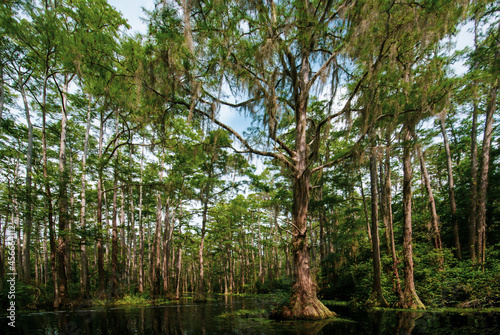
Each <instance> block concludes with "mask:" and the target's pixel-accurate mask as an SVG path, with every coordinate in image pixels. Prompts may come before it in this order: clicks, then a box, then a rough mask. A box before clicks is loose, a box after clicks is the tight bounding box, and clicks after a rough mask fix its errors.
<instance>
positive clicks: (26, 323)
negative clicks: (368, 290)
mask: <svg viewBox="0 0 500 335" xmlns="http://www.w3.org/2000/svg"><path fill="white" fill-rule="evenodd" d="M270 304H271V302H270V301H266V300H265V299H262V298H259V299H256V298H242V297H235V296H221V297H219V298H218V300H213V301H209V302H207V303H203V304H195V303H193V302H192V301H191V300H183V301H180V302H179V303H176V304H171V305H165V306H155V307H145V308H102V309H94V310H74V311H71V312H50V313H34V314H27V315H18V316H17V318H16V326H17V327H16V328H15V329H13V328H11V327H9V326H8V325H7V320H8V319H6V318H5V317H3V318H0V334H6V335H7V334H30V335H31V334H47V335H52V334H58V335H61V334H65V335H84V334H92V335H94V334H96V335H127V334H146V335H147V334H151V335H158V334H174V335H184V334H186V335H191V334H193V335H194V334H196V335H198V334H203V335H211V334H217V335H220V334H304V335H316V334H318V335H319V334H447V335H451V334H500V316H499V314H495V313H492V314H486V313H483V314H481V313H475V314H472V313H469V314H459V313H432V312H425V313H422V312H395V311H388V310H385V311H375V312H367V311H366V310H363V309H352V308H348V307H345V306H341V307H339V306H332V309H333V310H335V311H336V312H337V313H338V314H339V317H340V319H338V320H337V321H334V322H332V321H319V322H277V321H270V320H268V319H265V318H252V317H248V318H236V319H233V320H231V319H230V320H227V319H221V318H218V317H217V316H219V315H220V314H222V313H226V312H231V311H236V310H240V309H246V310H252V309H268V308H269V307H270Z"/></svg>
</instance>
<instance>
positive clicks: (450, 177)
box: [439, 114, 462, 259]
mask: <svg viewBox="0 0 500 335" xmlns="http://www.w3.org/2000/svg"><path fill="white" fill-rule="evenodd" d="M444 118H445V117H444V114H441V115H440V117H439V121H440V125H441V132H442V134H443V142H444V148H445V152H446V167H447V171H448V195H449V197H450V209H451V225H452V227H453V242H454V245H455V250H454V251H453V252H454V254H455V257H456V258H458V259H461V258H462V251H461V250H460V235H459V231H458V221H457V204H456V202H455V190H454V189H453V187H454V186H453V167H452V164H451V151H450V144H449V143H448V135H447V134H446V126H445V120H444Z"/></svg>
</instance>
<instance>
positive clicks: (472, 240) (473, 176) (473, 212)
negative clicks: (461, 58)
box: [469, 16, 478, 263]
mask: <svg viewBox="0 0 500 335" xmlns="http://www.w3.org/2000/svg"><path fill="white" fill-rule="evenodd" d="M477 28H478V19H477V17H476V16H475V17H474V50H477ZM472 90H473V92H472V105H473V107H472V129H471V135H470V137H471V145H470V151H471V154H470V156H471V157H470V206H469V208H470V209H469V211H470V212H469V252H470V259H471V261H472V263H476V247H477V191H478V190H477V188H478V180H477V170H478V169H477V113H478V98H477V82H476V80H473V81H472Z"/></svg>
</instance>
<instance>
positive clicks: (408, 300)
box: [401, 124, 425, 309]
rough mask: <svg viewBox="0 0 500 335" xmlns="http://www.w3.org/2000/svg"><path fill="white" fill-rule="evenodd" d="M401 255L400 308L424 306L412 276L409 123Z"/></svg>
mask: <svg viewBox="0 0 500 335" xmlns="http://www.w3.org/2000/svg"><path fill="white" fill-rule="evenodd" d="M403 127H404V129H403V141H404V143H403V146H404V149H403V255H404V278H405V289H404V293H403V294H404V301H403V305H402V306H401V307H402V308H410V309H417V308H422V309H423V308H425V306H424V304H422V302H421V301H420V298H419V297H418V295H417V291H416V290H415V282H414V277H413V246H412V220H411V202H412V199H411V198H412V190H411V183H412V178H413V171H412V165H411V149H412V144H411V142H410V141H411V133H412V132H413V129H412V127H411V126H410V125H407V124H405V125H403Z"/></svg>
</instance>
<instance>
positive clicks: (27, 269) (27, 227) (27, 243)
mask: <svg viewBox="0 0 500 335" xmlns="http://www.w3.org/2000/svg"><path fill="white" fill-rule="evenodd" d="M2 76H3V74H2ZM20 92H21V96H22V98H23V103H24V111H25V114H26V123H27V124H28V148H27V150H26V213H25V219H24V229H23V233H24V236H23V267H24V269H23V271H22V278H23V280H24V282H25V283H28V284H29V283H30V282H31V262H30V248H31V226H32V207H33V201H32V190H31V188H32V186H31V179H32V176H31V174H32V163H33V124H32V123H31V117H30V107H29V103H28V99H27V97H26V92H25V90H24V85H23V84H20ZM1 95H2V97H1V99H2V100H3V78H2V92H1ZM2 104H3V101H2ZM2 108H3V107H2Z"/></svg>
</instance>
